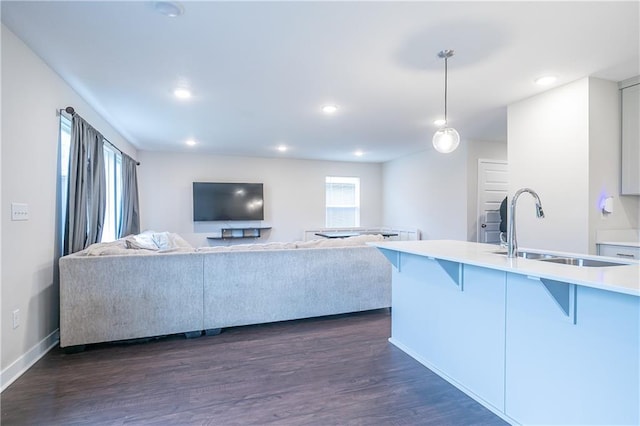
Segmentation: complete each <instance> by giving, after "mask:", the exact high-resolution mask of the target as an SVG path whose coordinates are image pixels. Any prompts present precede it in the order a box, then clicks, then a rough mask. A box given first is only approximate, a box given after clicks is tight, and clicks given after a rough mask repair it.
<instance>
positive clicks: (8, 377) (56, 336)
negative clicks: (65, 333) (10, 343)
mask: <svg viewBox="0 0 640 426" xmlns="http://www.w3.org/2000/svg"><path fill="white" fill-rule="evenodd" d="M59 342H60V329H56V330H55V331H54V332H53V333H51V334H49V335H48V336H47V337H45V338H44V339H42V340H41V341H40V342H38V343H36V344H35V345H34V346H33V347H32V348H31V349H29V350H28V351H27V352H25V353H24V354H23V355H22V356H21V357H20V358H18V359H17V360H15V361H14V362H12V363H11V365H10V366H8V367H7V368H5V369H4V370H2V372H0V386H1V388H0V392H3V391H4V390H5V389H6V388H7V387H8V386H9V385H10V384H11V383H13V382H15V381H16V380H17V379H18V378H19V377H20V376H22V375H23V374H24V373H25V372H26V371H27V370H28V369H29V368H31V366H32V365H33V364H35V363H36V362H38V360H39V359H40V358H42V357H43V356H44V355H45V354H46V353H47V352H49V351H50V350H51V349H52V348H53V347H54V346H56V345H57V344H58V343H59Z"/></svg>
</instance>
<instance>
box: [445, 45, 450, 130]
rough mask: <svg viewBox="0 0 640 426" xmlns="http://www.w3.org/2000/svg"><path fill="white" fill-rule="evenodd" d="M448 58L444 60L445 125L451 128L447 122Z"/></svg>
mask: <svg viewBox="0 0 640 426" xmlns="http://www.w3.org/2000/svg"><path fill="white" fill-rule="evenodd" d="M448 60H449V58H448V57H446V56H445V58H444V125H445V126H447V127H448V126H449V122H448V121H447V61H448Z"/></svg>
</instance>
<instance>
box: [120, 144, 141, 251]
mask: <svg viewBox="0 0 640 426" xmlns="http://www.w3.org/2000/svg"><path fill="white" fill-rule="evenodd" d="M121 170H122V204H121V208H122V211H121V212H120V223H119V224H118V238H122V237H125V236H127V235H130V234H139V233H140V213H139V206H138V173H137V162H136V161H135V160H134V159H132V158H131V157H129V156H128V155H125V154H122V167H121Z"/></svg>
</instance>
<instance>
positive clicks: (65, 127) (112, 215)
mask: <svg viewBox="0 0 640 426" xmlns="http://www.w3.org/2000/svg"><path fill="white" fill-rule="evenodd" d="M59 136H60V209H61V211H60V218H61V224H60V225H61V226H60V229H61V230H62V235H64V229H65V222H66V213H67V180H68V175H69V153H70V150H71V120H70V119H68V118H67V117H65V116H64V115H60V135H59ZM103 142H104V147H103V150H104V172H105V182H106V185H107V190H106V208H105V215H104V225H103V228H102V240H101V242H108V241H114V240H115V239H117V238H118V224H119V223H120V214H121V205H122V173H121V167H122V154H120V151H118V149H117V148H115V147H114V146H113V145H111V144H110V143H109V141H107V140H104V141H103Z"/></svg>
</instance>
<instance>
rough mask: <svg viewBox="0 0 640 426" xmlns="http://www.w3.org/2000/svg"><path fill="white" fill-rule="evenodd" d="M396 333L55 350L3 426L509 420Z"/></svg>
mask: <svg viewBox="0 0 640 426" xmlns="http://www.w3.org/2000/svg"><path fill="white" fill-rule="evenodd" d="M389 334H390V315H389V313H388V311H387V310H382V311H372V312H367V313H360V314H353V315H341V316H334V317H326V318H318V319H310V320H301V321H289V322H282V323H274V324H265V325H257V326H248V327H237V328H232V329H227V330H224V331H223V333H222V334H220V335H218V336H210V337H208V336H203V337H200V338H196V339H185V338H184V337H179V336H170V337H166V338H162V339H154V340H151V341H147V342H145V343H139V342H138V343H126V344H125V343H118V344H101V345H93V346H89V347H88V348H87V350H86V351H85V352H82V353H78V354H73V355H67V354H65V353H64V352H63V351H62V350H60V349H54V350H52V351H51V352H49V353H48V354H47V355H46V356H45V357H44V358H42V359H41V360H40V361H39V362H38V363H37V364H36V365H35V366H34V367H33V368H31V369H30V370H29V371H28V372H27V373H25V374H24V375H23V376H22V377H20V378H19V379H18V380H17V381H16V382H15V383H13V384H12V385H11V386H10V387H9V388H7V389H6V390H5V391H4V392H3V393H2V396H1V401H0V403H1V411H2V417H1V420H2V425H81V424H90V425H96V424H108V425H121V424H151V425H192V424H198V425H201V424H206V425H223V426H226V425H266V424H273V425H323V426H324V425H498V424H505V423H504V422H503V421H502V420H501V419H500V418H498V417H497V416H495V415H494V414H493V413H491V412H490V411H488V410H486V409H485V408H484V407H482V406H481V405H479V404H478V403H476V402H475V401H473V400H472V399H471V398H469V397H467V396H466V395H465V394H463V393H462V392H460V391H459V390H457V389H456V388H454V387H453V386H451V385H450V384H448V383H447V382H445V381H444V380H442V379H441V378H440V377H438V376H436V375H435V374H434V373H432V372H431V371H429V370H428V369H427V368H425V367H423V366H422V365H420V364H419V363H418V362H417V361H414V360H413V359H412V358H410V357H409V356H408V355H406V354H404V353H403V352H402V351H400V350H399V349H397V348H395V347H394V346H393V345H391V344H390V343H388V342H387V338H388V337H389Z"/></svg>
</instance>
